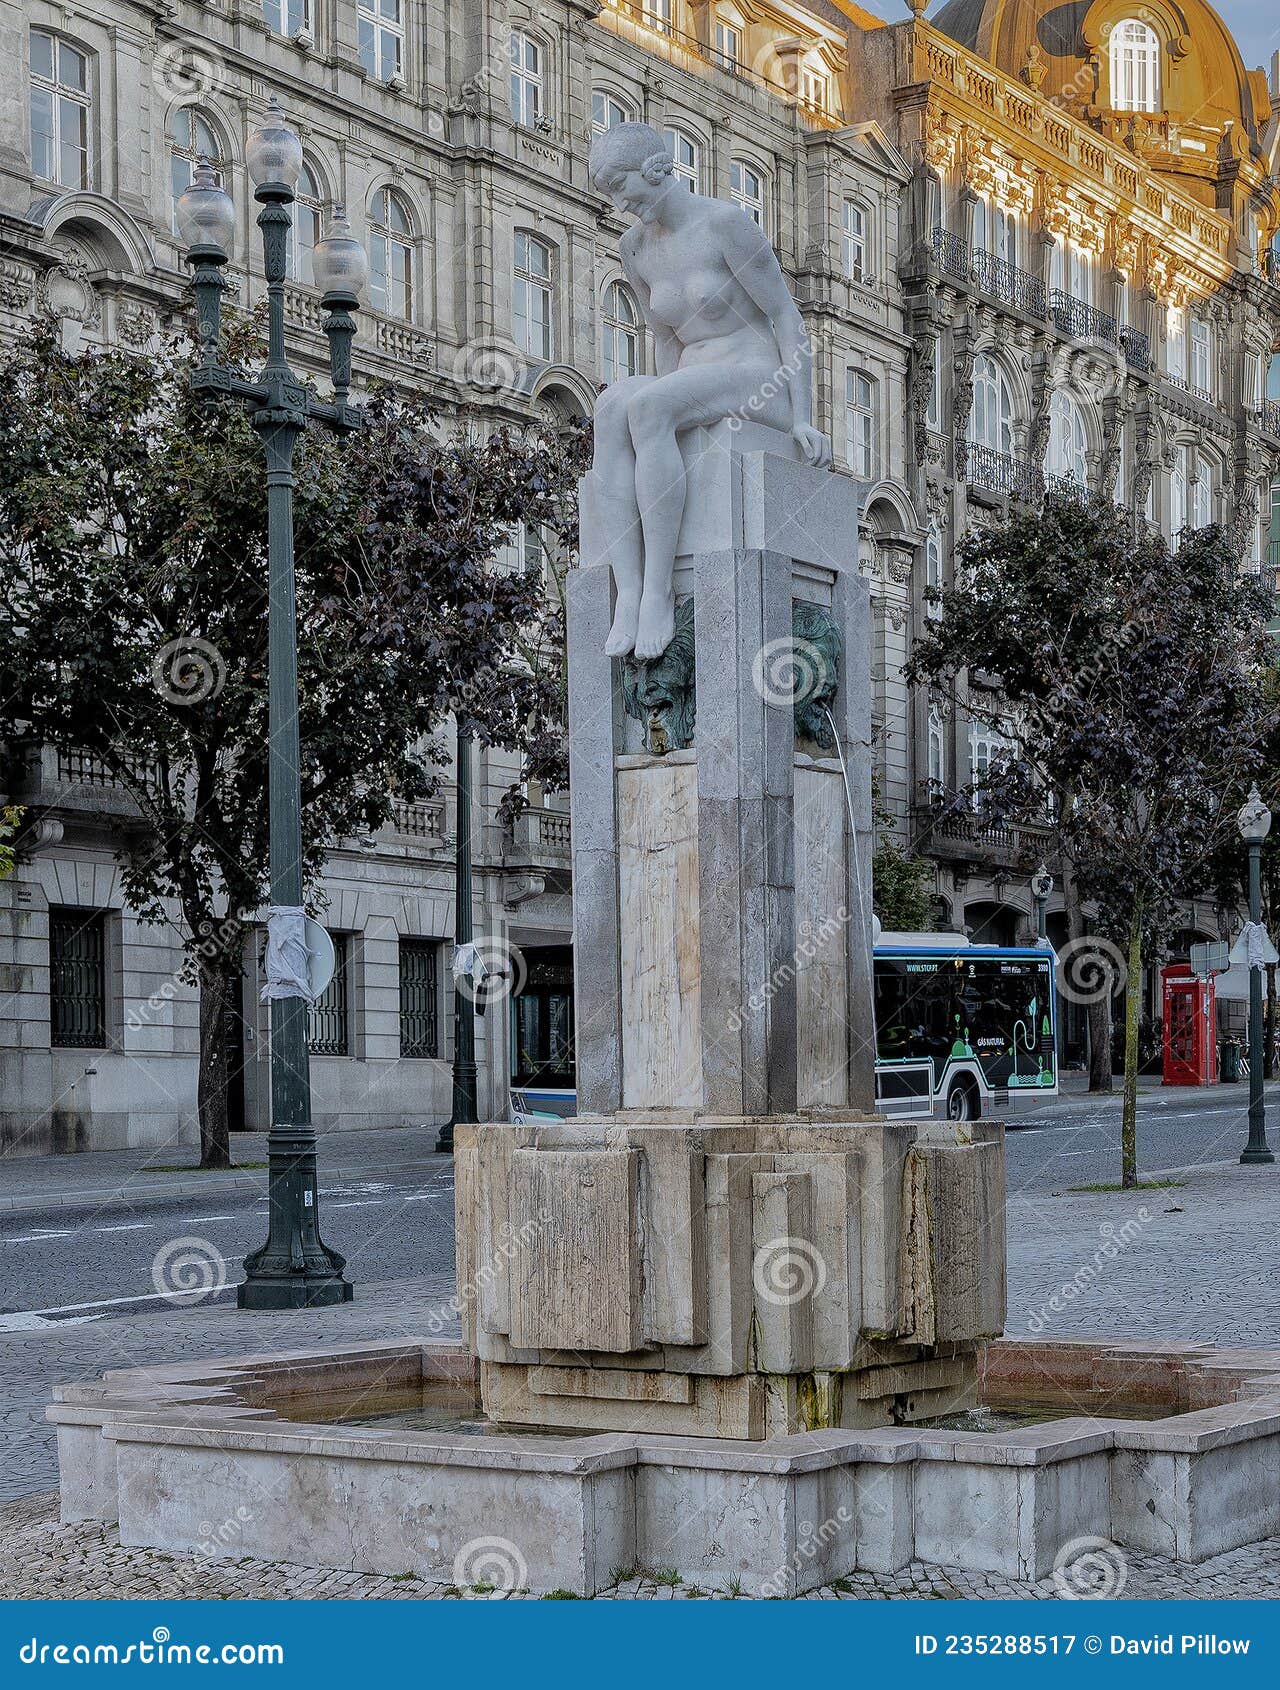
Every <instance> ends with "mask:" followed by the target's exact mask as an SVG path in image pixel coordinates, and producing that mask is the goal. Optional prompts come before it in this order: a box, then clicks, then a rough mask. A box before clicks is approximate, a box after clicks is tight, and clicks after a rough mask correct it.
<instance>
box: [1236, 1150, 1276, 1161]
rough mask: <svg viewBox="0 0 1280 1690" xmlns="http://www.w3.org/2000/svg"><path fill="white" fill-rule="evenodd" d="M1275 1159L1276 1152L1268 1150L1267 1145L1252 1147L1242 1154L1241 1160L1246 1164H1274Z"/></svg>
mask: <svg viewBox="0 0 1280 1690" xmlns="http://www.w3.org/2000/svg"><path fill="white" fill-rule="evenodd" d="M1275 1159H1276V1158H1275V1152H1274V1151H1271V1150H1268V1149H1267V1147H1266V1145H1262V1146H1260V1147H1257V1148H1255V1147H1253V1146H1250V1147H1249V1148H1248V1149H1245V1150H1242V1151H1241V1152H1240V1160H1241V1161H1242V1162H1244V1163H1245V1164H1249V1163H1263V1162H1274V1161H1275Z"/></svg>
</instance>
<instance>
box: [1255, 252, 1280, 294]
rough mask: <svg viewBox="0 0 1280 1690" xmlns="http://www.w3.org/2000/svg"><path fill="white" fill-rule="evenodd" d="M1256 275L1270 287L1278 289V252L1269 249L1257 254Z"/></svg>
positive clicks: (1279, 283)
mask: <svg viewBox="0 0 1280 1690" xmlns="http://www.w3.org/2000/svg"><path fill="white" fill-rule="evenodd" d="M1258 274H1259V275H1260V276H1262V277H1264V278H1265V279H1266V280H1267V281H1269V282H1270V283H1271V285H1272V287H1277V288H1280V252H1276V251H1275V250H1274V249H1271V250H1269V251H1267V252H1260V253H1259V254H1258Z"/></svg>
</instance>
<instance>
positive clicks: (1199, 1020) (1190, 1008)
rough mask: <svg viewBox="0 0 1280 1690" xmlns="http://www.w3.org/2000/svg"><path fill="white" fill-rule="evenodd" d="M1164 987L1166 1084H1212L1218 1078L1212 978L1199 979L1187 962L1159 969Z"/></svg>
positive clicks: (1175, 963)
mask: <svg viewBox="0 0 1280 1690" xmlns="http://www.w3.org/2000/svg"><path fill="white" fill-rule="evenodd" d="M1160 982H1161V985H1162V986H1163V988H1164V1083H1165V1085H1167V1086H1211V1085H1214V1084H1215V1083H1216V1082H1217V1078H1218V1041H1217V1039H1216V1038H1215V1036H1214V1014H1213V981H1212V979H1209V980H1198V979H1197V978H1196V977H1195V975H1194V974H1192V972H1191V964H1190V963H1188V962H1171V963H1169V964H1168V965H1167V966H1166V967H1164V968H1162V969H1161V970H1160Z"/></svg>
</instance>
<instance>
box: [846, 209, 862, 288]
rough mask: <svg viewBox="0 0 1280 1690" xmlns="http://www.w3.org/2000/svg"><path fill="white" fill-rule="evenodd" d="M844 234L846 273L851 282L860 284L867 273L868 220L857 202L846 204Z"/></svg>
mask: <svg viewBox="0 0 1280 1690" xmlns="http://www.w3.org/2000/svg"><path fill="white" fill-rule="evenodd" d="M842 233H843V236H844V273H845V275H846V276H848V278H849V280H850V281H853V282H860V281H862V280H863V279H864V278H865V276H866V273H867V218H866V213H865V212H864V211H863V209H862V207H861V206H860V205H859V204H858V203H857V201H856V200H846V201H845V202H844V212H843V217H842Z"/></svg>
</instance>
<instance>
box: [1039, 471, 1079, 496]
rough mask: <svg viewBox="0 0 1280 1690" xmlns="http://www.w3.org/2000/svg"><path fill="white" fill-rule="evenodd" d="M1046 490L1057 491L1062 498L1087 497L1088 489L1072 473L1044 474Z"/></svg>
mask: <svg viewBox="0 0 1280 1690" xmlns="http://www.w3.org/2000/svg"><path fill="white" fill-rule="evenodd" d="M1044 485H1045V490H1046V492H1049V493H1057V494H1058V495H1059V497H1060V498H1064V499H1087V498H1088V497H1089V489H1088V487H1087V486H1086V484H1085V483H1084V482H1083V481H1080V480H1078V479H1077V477H1075V476H1074V475H1068V474H1062V475H1046V476H1045V478H1044Z"/></svg>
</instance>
